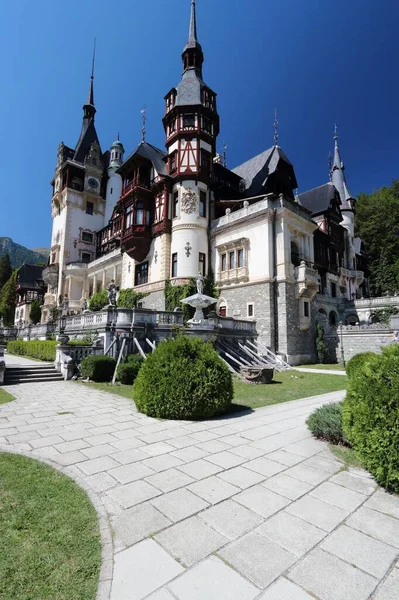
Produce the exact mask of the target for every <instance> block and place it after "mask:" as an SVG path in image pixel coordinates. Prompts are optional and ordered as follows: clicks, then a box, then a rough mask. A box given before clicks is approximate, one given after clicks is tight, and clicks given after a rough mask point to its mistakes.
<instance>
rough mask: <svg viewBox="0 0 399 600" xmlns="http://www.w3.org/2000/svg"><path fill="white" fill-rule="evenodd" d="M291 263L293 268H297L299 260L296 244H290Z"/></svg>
mask: <svg viewBox="0 0 399 600" xmlns="http://www.w3.org/2000/svg"><path fill="white" fill-rule="evenodd" d="M291 262H292V264H293V265H294V267H299V265H300V263H301V260H300V258H299V248H298V245H297V244H296V242H291Z"/></svg>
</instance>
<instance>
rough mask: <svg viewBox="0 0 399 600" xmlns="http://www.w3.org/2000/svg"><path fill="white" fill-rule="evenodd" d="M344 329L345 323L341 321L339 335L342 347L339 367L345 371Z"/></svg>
mask: <svg viewBox="0 0 399 600" xmlns="http://www.w3.org/2000/svg"><path fill="white" fill-rule="evenodd" d="M342 327H343V323H342V321H340V323H339V333H340V340H341V345H340V358H339V366H340V367H342V368H343V369H345V353H344V341H343V338H342Z"/></svg>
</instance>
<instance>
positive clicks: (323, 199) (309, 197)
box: [298, 182, 340, 214]
mask: <svg viewBox="0 0 399 600" xmlns="http://www.w3.org/2000/svg"><path fill="white" fill-rule="evenodd" d="M334 199H335V200H338V202H340V201H339V193H338V191H337V189H336V188H335V186H334V185H333V184H332V183H331V182H329V183H325V184H324V185H320V186H319V187H317V188H314V189H313V190H309V191H308V192H302V194H299V196H298V202H299V204H301V205H302V206H304V207H305V208H307V209H308V210H310V211H311V213H312V214H317V213H321V212H324V211H326V210H328V208H329V207H330V206H331V202H332V201H334Z"/></svg>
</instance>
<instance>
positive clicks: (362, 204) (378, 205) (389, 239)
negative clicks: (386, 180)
mask: <svg viewBox="0 0 399 600" xmlns="http://www.w3.org/2000/svg"><path fill="white" fill-rule="evenodd" d="M356 234H357V235H358V236H359V237H360V238H361V239H362V241H363V243H364V247H365V251H366V256H367V259H368V266H369V270H370V285H371V290H372V292H373V294H374V295H377V296H381V295H383V294H393V293H395V292H397V291H399V179H398V180H396V181H393V183H392V185H391V187H383V188H381V189H380V190H377V191H375V192H373V193H372V194H360V195H359V197H358V200H357V205H356Z"/></svg>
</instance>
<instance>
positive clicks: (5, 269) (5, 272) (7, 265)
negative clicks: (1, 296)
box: [0, 254, 12, 290]
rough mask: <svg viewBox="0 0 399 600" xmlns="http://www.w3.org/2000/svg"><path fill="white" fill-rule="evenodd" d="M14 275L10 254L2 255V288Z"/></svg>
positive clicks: (0, 268) (0, 272)
mask: <svg viewBox="0 0 399 600" xmlns="http://www.w3.org/2000/svg"><path fill="white" fill-rule="evenodd" d="M11 275H12V267H11V262H10V256H9V255H8V254H6V255H5V256H0V290H1V288H2V287H3V286H4V285H5V284H6V283H7V281H8V280H9V279H10V277H11Z"/></svg>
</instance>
